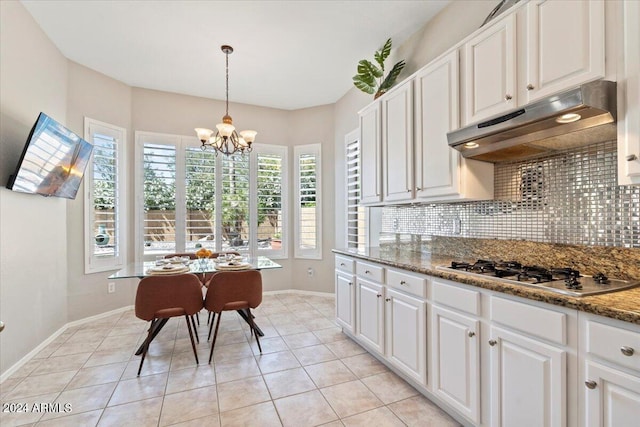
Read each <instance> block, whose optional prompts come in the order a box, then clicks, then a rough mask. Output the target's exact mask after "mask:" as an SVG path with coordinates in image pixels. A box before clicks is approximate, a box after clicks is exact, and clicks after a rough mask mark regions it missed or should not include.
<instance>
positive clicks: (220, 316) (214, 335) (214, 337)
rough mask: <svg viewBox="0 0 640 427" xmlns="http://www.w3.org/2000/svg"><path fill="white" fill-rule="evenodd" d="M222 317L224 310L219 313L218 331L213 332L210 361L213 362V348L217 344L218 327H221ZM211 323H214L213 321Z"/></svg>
mask: <svg viewBox="0 0 640 427" xmlns="http://www.w3.org/2000/svg"><path fill="white" fill-rule="evenodd" d="M214 316H215V314H214ZM221 318H222V312H220V313H218V321H217V322H216V331H215V332H214V334H213V341H212V342H211V352H210V353H209V363H211V359H213V348H214V347H215V346H216V338H218V328H219V327H220V319H221ZM211 323H212V324H213V321H212V322H211Z"/></svg>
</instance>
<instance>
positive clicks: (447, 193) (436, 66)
mask: <svg viewBox="0 0 640 427" xmlns="http://www.w3.org/2000/svg"><path fill="white" fill-rule="evenodd" d="M458 87H459V60H458V51H457V50H454V51H453V52H450V53H449V54H447V55H445V56H444V57H442V58H440V59H438V60H436V61H434V62H432V63H431V64H429V65H428V66H426V67H425V68H423V69H422V70H420V71H418V73H417V74H416V76H415V79H414V100H415V148H416V165H415V180H416V183H415V186H416V188H415V198H416V199H417V200H419V201H425V202H429V201H437V200H454V199H463V198H466V199H490V198H492V197H493V165H492V164H490V163H485V162H478V161H474V160H466V159H464V158H463V157H462V156H461V155H460V153H459V152H458V151H456V150H453V149H451V148H450V147H449V144H448V141H447V132H449V131H451V130H454V129H457V128H458V127H459V125H460V110H459V105H460V104H459V91H458Z"/></svg>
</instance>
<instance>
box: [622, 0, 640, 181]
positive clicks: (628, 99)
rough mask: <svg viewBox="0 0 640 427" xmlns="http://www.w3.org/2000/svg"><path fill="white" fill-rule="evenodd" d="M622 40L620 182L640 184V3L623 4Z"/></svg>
mask: <svg viewBox="0 0 640 427" xmlns="http://www.w3.org/2000/svg"><path fill="white" fill-rule="evenodd" d="M621 8H622V13H621V17H620V19H621V21H622V23H623V36H622V37H623V43H621V46H620V49H621V51H622V54H621V55H620V56H621V58H622V60H621V63H620V64H619V67H618V69H619V70H620V71H619V74H618V98H619V105H620V104H622V106H621V107H622V109H623V110H624V111H618V184H620V185H629V184H640V55H638V52H640V2H638V1H625V2H622V4H621Z"/></svg>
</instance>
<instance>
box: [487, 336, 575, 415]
mask: <svg viewBox="0 0 640 427" xmlns="http://www.w3.org/2000/svg"><path fill="white" fill-rule="evenodd" d="M489 344H490V345H491V344H493V345H491V347H490V360H491V362H490V363H491V406H492V407H491V425H492V426H505V427H509V426H521V427H524V426H532V427H534V426H535V427H543V426H546V427H548V426H565V425H566V422H567V407H566V406H567V398H566V393H567V390H566V387H567V384H566V383H567V369H566V358H567V355H566V352H565V351H563V350H562V349H559V348H556V347H553V346H550V345H547V344H544V343H542V342H539V341H536V340H532V339H529V338H525V337H523V336H521V335H518V334H514V333H511V332H509V331H506V330H504V329H500V328H496V327H495V326H492V327H491V338H490V341H489Z"/></svg>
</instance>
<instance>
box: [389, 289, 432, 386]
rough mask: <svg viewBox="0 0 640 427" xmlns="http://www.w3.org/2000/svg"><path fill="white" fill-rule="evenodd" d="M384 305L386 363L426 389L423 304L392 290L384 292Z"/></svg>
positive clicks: (425, 335) (425, 324)
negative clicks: (391, 364)
mask: <svg viewBox="0 0 640 427" xmlns="http://www.w3.org/2000/svg"><path fill="white" fill-rule="evenodd" d="M385 301H386V307H385V324H386V337H387V339H386V353H387V359H388V360H390V361H391V362H392V363H393V364H394V365H395V366H396V367H397V368H398V369H401V370H402V371H403V372H405V373H406V374H407V375H409V376H410V377H412V378H413V379H415V380H416V381H418V382H419V383H420V384H422V385H424V386H426V383H427V344H426V339H427V317H426V311H427V309H426V303H425V302H424V301H422V300H419V299H417V298H413V297H410V296H408V295H405V294H402V293H400V292H396V291H394V290H393V289H387V298H386V299H385Z"/></svg>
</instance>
